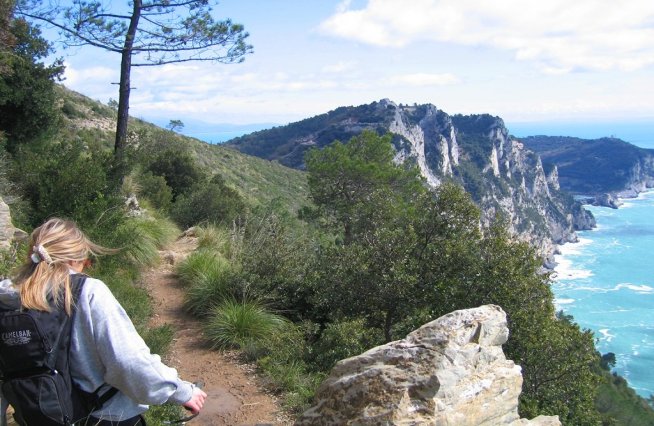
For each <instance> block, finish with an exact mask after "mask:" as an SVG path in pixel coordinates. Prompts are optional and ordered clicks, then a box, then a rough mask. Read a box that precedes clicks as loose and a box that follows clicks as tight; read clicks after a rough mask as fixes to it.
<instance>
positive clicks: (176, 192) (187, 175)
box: [148, 148, 207, 200]
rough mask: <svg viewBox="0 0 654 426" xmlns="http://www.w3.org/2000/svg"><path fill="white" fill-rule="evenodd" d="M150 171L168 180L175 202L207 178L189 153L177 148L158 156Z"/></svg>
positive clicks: (149, 168) (151, 164)
mask: <svg viewBox="0 0 654 426" xmlns="http://www.w3.org/2000/svg"><path fill="white" fill-rule="evenodd" d="M148 170H149V171H150V172H152V174H154V175H155V176H161V177H163V178H164V179H165V180H166V184H167V185H168V186H169V187H170V188H171V190H172V193H173V200H176V199H177V197H179V196H180V195H181V194H184V193H186V192H188V191H190V190H191V188H192V187H194V186H195V185H197V184H199V183H200V182H203V181H204V180H206V178H207V176H206V174H205V173H204V171H202V169H201V168H200V166H199V165H198V164H197V163H196V161H195V160H194V159H193V157H191V154H190V153H189V152H188V151H185V150H181V149H175V148H171V149H168V150H165V151H163V152H160V153H159V154H157V156H156V157H155V158H154V160H153V161H152V163H150V165H149V166H148Z"/></svg>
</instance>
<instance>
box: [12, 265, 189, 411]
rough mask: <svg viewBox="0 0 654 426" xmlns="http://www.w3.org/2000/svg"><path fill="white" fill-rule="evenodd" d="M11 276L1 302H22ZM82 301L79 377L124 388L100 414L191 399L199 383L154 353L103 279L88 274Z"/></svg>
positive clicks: (76, 350) (76, 360)
mask: <svg viewBox="0 0 654 426" xmlns="http://www.w3.org/2000/svg"><path fill="white" fill-rule="evenodd" d="M7 281H8V280H5V281H2V282H0V307H11V306H14V307H15V306H18V304H19V298H18V294H17V292H16V290H15V289H14V287H13V286H11V283H10V282H7ZM76 306H77V308H76V313H75V317H74V319H73V330H72V334H71V364H70V369H71V374H72V376H73V380H74V381H75V382H76V383H77V384H78V385H79V386H80V388H82V389H83V390H85V391H87V392H93V391H95V390H96V389H98V388H99V387H100V386H102V385H104V384H108V385H110V386H113V387H115V388H117V389H118V390H119V392H118V393H117V394H116V395H115V396H114V397H113V398H111V399H110V400H109V401H108V402H107V403H106V404H105V405H104V406H103V408H102V409H101V410H98V411H96V412H94V413H93V416H94V417H97V418H101V419H106V420H111V421H117V420H124V419H128V418H130V417H134V416H136V415H138V414H141V413H143V412H144V411H146V410H147V409H148V405H151V404H163V403H164V402H171V403H174V404H183V403H185V402H187V401H189V400H190V399H191V396H192V394H193V385H192V384H191V383H189V382H185V381H183V380H181V379H180V378H179V377H178V375H177V371H176V370H175V369H173V368H170V367H167V366H166V365H164V364H163V363H162V362H161V359H160V358H159V356H158V355H153V354H151V353H150V349H149V348H148V347H147V345H146V344H145V342H144V341H143V339H142V338H141V336H139V334H138V333H137V332H136V329H135V328H134V325H133V324H132V322H131V321H130V319H129V317H128V316H127V314H126V313H125V310H124V309H123V307H122V306H120V303H118V301H117V300H116V298H115V297H114V295H113V294H112V293H111V291H110V290H109V288H108V287H107V286H106V285H105V284H104V283H103V282H102V281H100V280H97V279H95V278H90V277H89V278H87V279H86V282H85V283H84V287H83V288H82V293H81V295H80V298H79V301H78V302H77V305H76ZM107 388H108V387H107ZM102 392H103V391H101V392H100V393H102Z"/></svg>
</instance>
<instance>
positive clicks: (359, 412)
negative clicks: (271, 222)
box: [296, 305, 561, 426]
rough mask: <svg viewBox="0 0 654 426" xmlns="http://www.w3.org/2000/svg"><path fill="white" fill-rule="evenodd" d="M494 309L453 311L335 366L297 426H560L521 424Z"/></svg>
mask: <svg viewBox="0 0 654 426" xmlns="http://www.w3.org/2000/svg"><path fill="white" fill-rule="evenodd" d="M508 335H509V332H508V328H507V324H506V314H505V313H504V311H502V309H501V308H500V307H498V306H494V305H486V306H482V307H479V308H476V309H467V310H461V311H455V312H452V313H450V314H448V315H445V316H443V317H441V318H439V319H437V320H435V321H432V322H430V323H428V324H426V325H424V326H422V327H421V328H419V329H418V330H416V331H414V332H413V333H411V334H409V335H408V336H407V337H406V338H405V339H403V340H398V341H395V342H391V343H388V344H386V345H383V346H378V347H376V348H373V349H371V350H369V351H367V352H365V353H363V354H361V355H359V356H356V357H353V358H348V359H346V360H343V361H340V362H339V363H338V364H336V366H335V367H334V368H333V370H332V371H331V374H330V375H329V377H328V378H327V379H326V380H325V381H324V382H323V383H322V385H321V386H320V387H319V389H318V391H317V393H316V399H315V401H316V402H315V405H314V406H313V407H311V408H310V409H309V410H307V411H306V412H304V413H303V414H302V416H301V417H300V418H299V419H298V421H297V423H296V425H390V424H393V425H422V424H425V425H457V426H467V425H470V426H472V425H482V426H483V425H486V426H490V425H560V424H561V423H560V422H559V420H558V417H542V416H541V417H539V418H537V419H534V420H531V421H530V420H526V419H520V417H519V415H518V397H519V396H520V392H521V388H522V375H521V369H520V367H519V366H518V365H515V363H514V362H513V361H510V360H507V359H506V357H505V356H504V353H503V352H502V348H501V345H502V344H503V343H505V342H506V340H507V339H508Z"/></svg>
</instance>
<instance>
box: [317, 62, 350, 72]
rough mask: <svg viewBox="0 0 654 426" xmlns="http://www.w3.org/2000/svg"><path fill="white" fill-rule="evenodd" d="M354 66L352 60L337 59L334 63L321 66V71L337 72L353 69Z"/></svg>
mask: <svg viewBox="0 0 654 426" xmlns="http://www.w3.org/2000/svg"><path fill="white" fill-rule="evenodd" d="M355 66H356V64H355V62H353V61H347V62H346V61H339V62H337V63H335V64H329V65H325V66H324V67H322V70H321V71H322V72H324V73H327V74H339V73H343V72H346V71H350V70H352V69H354V67H355Z"/></svg>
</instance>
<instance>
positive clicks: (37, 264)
mask: <svg viewBox="0 0 654 426" xmlns="http://www.w3.org/2000/svg"><path fill="white" fill-rule="evenodd" d="M113 252H115V250H111V249H107V248H104V247H101V246H99V245H97V244H94V243H93V242H91V241H90V240H89V239H88V238H87V237H86V235H84V233H83V232H82V231H81V230H80V229H79V228H77V226H76V225H75V223H73V222H71V221H68V220H63V219H58V218H52V219H50V220H48V221H47V222H45V223H44V224H43V225H41V226H39V227H38V228H36V229H35V230H34V231H33V232H32V235H31V236H30V253H29V257H28V260H27V262H26V263H25V264H24V265H23V266H22V267H21V269H20V270H19V272H18V275H17V277H16V279H15V282H16V284H17V285H18V286H19V287H20V300H21V304H22V306H23V307H24V308H27V309H36V310H39V311H50V309H51V308H50V303H49V302H48V299H49V297H52V299H53V300H54V302H55V305H56V306H59V307H63V308H64V309H65V310H66V313H68V314H69V315H70V313H71V312H72V305H73V297H72V291H71V288H70V272H69V271H70V262H83V261H85V260H86V259H87V258H88V257H89V256H90V255H100V254H108V253H113Z"/></svg>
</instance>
